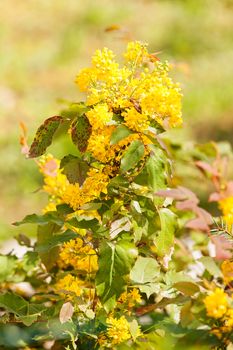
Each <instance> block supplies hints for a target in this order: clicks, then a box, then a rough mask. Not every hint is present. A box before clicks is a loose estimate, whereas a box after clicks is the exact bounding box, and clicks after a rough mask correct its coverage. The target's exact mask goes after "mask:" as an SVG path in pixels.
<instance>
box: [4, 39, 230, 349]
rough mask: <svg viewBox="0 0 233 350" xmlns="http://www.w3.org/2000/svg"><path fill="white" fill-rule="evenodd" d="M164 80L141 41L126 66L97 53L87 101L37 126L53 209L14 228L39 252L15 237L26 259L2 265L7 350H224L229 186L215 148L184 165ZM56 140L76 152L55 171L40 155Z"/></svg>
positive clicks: (165, 69)
mask: <svg viewBox="0 0 233 350" xmlns="http://www.w3.org/2000/svg"><path fill="white" fill-rule="evenodd" d="M170 68H171V67H170V65H169V64H168V63H167V62H165V63H162V62H160V60H159V59H158V58H157V57H156V56H155V55H153V54H149V53H148V51H147V47H146V45H144V44H141V43H139V42H130V43H129V44H128V46H127V49H126V52H125V53H124V55H123V64H122V66H120V65H119V64H118V63H117V62H116V61H115V56H114V54H113V52H112V51H110V50H108V49H106V48H104V49H103V50H102V51H100V50H97V51H96V53H95V54H94V56H93V57H92V63H91V66H90V67H88V68H85V69H83V70H81V71H80V73H79V74H78V76H77V78H76V83H77V85H78V86H79V88H80V90H81V91H83V92H84V93H86V100H85V102H78V103H72V104H70V105H69V106H68V108H67V109H66V110H63V111H62V113H61V115H60V116H53V117H50V118H48V119H47V120H45V122H44V123H43V125H41V126H40V127H39V129H38V131H37V133H36V135H35V138H34V141H33V143H32V145H31V147H30V148H27V143H26V139H25V137H22V138H21V143H22V145H23V151H24V153H26V154H27V156H28V157H29V158H36V159H37V160H36V162H37V164H38V167H39V171H40V172H41V174H42V175H43V181H44V184H43V189H42V190H43V191H45V192H46V193H47V194H48V205H47V206H46V207H45V208H44V210H43V214H42V215H37V214H31V215H28V216H26V217H25V218H24V219H23V220H22V221H21V222H17V223H15V225H22V224H27V223H33V224H36V225H38V231H37V240H36V243H33V242H31V240H30V239H29V238H28V237H25V236H24V235H20V236H19V237H18V238H17V239H18V242H19V243H20V244H22V245H24V246H26V247H27V251H26V253H25V254H24V256H23V257H22V258H17V257H16V256H15V255H14V254H13V253H10V254H8V255H5V256H4V255H2V256H1V257H0V259H1V262H2V266H3V268H2V270H1V273H0V282H1V289H2V293H1V294H0V307H1V309H2V312H1V319H0V320H1V325H0V329H1V335H0V344H2V346H3V347H6V348H8V347H9V348H10V347H18V348H20V347H21V348H25V347H30V346H31V347H33V348H35V347H36V348H45V349H47V348H52V349H63V348H66V349H71V348H72V349H92V348H93V349H105V348H111V349H122V350H123V349H129V348H131V347H133V348H135V349H152V348H153V349H168V348H169V349H170V348H171V349H179V350H180V349H183V348H186V349H187V348H189V349H210V348H216V349H217V348H226V346H227V345H228V344H230V342H231V341H232V340H233V336H232V330H233V307H232V306H233V304H232V295H233V294H232V284H231V283H232V281H233V262H232V261H231V260H230V259H231V251H230V250H231V248H232V247H231V241H230V239H231V237H232V229H231V225H232V223H233V203H232V202H233V186H232V182H230V181H229V182H227V180H226V179H225V174H224V172H223V167H224V166H225V164H226V157H225V155H224V154H223V152H222V151H221V149H219V148H218V146H217V145H216V144H214V143H210V144H206V145H192V146H191V147H190V148H189V149H187V148H186V152H185V153H184V152H183V150H184V148H185V147H187V144H186V145H184V144H177V143H175V142H173V140H172V138H169V136H168V135H169V133H167V130H168V129H171V128H174V127H176V126H180V125H181V124H182V119H181V97H182V94H181V89H180V87H179V84H177V83H175V82H173V80H172V79H171V77H170ZM57 132H59V133H62V132H63V133H66V134H67V137H69V138H70V139H71V140H72V142H73V144H74V145H75V147H76V148H75V152H74V154H68V155H67V154H65V155H64V157H63V158H62V159H61V160H59V159H56V158H55V157H54V156H53V155H51V154H49V153H45V152H46V149H47V148H48V147H49V146H50V144H51V143H52V139H53V136H54V134H55V133H57ZM185 162H186V163H188V166H189V167H190V168H191V169H192V171H197V169H199V170H201V171H202V173H203V175H202V180H203V179H206V181H207V179H208V181H212V183H213V185H214V186H215V189H216V190H215V192H214V193H212V194H211V195H210V200H211V201H216V202H218V203H219V207H220V209H221V210H222V212H223V218H221V217H218V216H216V217H215V218H213V217H212V216H211V215H210V214H209V213H208V212H207V211H206V210H205V209H203V208H201V207H200V206H199V199H198V198H197V196H196V194H194V193H193V192H192V191H191V190H190V189H187V188H186V187H184V186H183V184H184V183H187V181H188V180H189V179H187V176H185V174H182V175H181V174H180V175H178V172H177V171H176V169H174V166H173V165H175V168H176V165H179V166H180V169H184V168H183V165H182V163H185ZM199 176H201V175H199ZM213 248H214V250H215V252H214V254H212V256H213V255H214V257H211V254H210V253H211V249H212V250H213ZM221 260H224V261H223V263H222V264H221V265H220V262H221ZM20 282H27V283H28V284H27V285H26V286H27V288H25V284H22V283H20ZM29 287H30V288H29ZM9 334H12V336H11V337H9Z"/></svg>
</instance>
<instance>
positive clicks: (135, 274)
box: [130, 256, 160, 284]
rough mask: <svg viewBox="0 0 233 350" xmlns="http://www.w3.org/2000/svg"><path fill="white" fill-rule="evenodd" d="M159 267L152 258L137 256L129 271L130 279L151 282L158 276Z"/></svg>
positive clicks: (137, 281)
mask: <svg viewBox="0 0 233 350" xmlns="http://www.w3.org/2000/svg"><path fill="white" fill-rule="evenodd" d="M159 272H160V268H159V264H158V263H157V261H156V260H155V259H153V258H144V257H142V256H140V257H138V259H137V261H136V263H135V265H134V266H133V268H132V270H131V271H130V279H131V280H132V281H133V282H135V283H141V284H143V283H147V282H153V281H154V280H155V278H156V277H158V276H159Z"/></svg>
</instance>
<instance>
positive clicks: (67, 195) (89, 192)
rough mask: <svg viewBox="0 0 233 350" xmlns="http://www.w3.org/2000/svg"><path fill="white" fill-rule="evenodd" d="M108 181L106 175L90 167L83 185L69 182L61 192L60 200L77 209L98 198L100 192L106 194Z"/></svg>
mask: <svg viewBox="0 0 233 350" xmlns="http://www.w3.org/2000/svg"><path fill="white" fill-rule="evenodd" d="M108 183H109V177H108V175H106V174H104V173H103V172H102V171H101V170H98V169H90V170H89V171H88V173H87V178H86V180H85V181H84V183H83V186H82V187H80V186H79V184H78V183H75V184H69V185H68V186H67V188H66V191H65V192H64V194H63V197H62V200H63V202H64V203H66V204H68V205H70V206H71V207H72V208H73V209H74V210H77V209H79V208H80V207H81V206H82V205H84V204H85V203H89V202H91V201H93V200H94V199H95V198H98V197H99V195H100V194H101V193H105V194H106V193H107V186H108Z"/></svg>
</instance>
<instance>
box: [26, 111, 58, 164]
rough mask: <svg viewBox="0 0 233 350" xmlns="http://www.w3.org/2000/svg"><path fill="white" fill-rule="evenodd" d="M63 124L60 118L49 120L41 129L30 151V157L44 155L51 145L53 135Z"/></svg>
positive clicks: (55, 117)
mask: <svg viewBox="0 0 233 350" xmlns="http://www.w3.org/2000/svg"><path fill="white" fill-rule="evenodd" d="M62 122H63V118H62V117H60V116H54V117H51V118H48V119H46V120H45V121H44V123H43V124H42V125H41V126H40V127H39V129H38V130H37V132H36V135H35V137H34V140H33V142H32V145H31V147H30V150H29V157H30V158H36V157H39V156H41V155H42V154H44V152H45V151H46V149H47V147H48V146H50V145H51V143H52V139H53V135H54V134H55V132H56V130H57V129H58V127H59V125H61V123H62Z"/></svg>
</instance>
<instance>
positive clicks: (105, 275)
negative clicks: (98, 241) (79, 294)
mask: <svg viewBox="0 0 233 350" xmlns="http://www.w3.org/2000/svg"><path fill="white" fill-rule="evenodd" d="M136 254H137V250H136V248H135V246H134V244H133V243H130V242H129V241H126V240H121V241H120V242H119V243H116V244H114V243H111V242H104V243H102V245H101V247H100V256H99V270H98V272H97V275H96V289H97V294H98V296H99V297H100V300H101V302H102V303H103V304H104V307H105V309H106V310H107V311H110V310H112V309H113V308H114V306H115V303H116V299H117V298H118V297H119V296H120V294H121V293H122V292H123V290H124V287H125V284H126V282H125V276H126V275H127V274H129V272H130V268H131V266H132V264H133V262H134V260H135V257H136Z"/></svg>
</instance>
